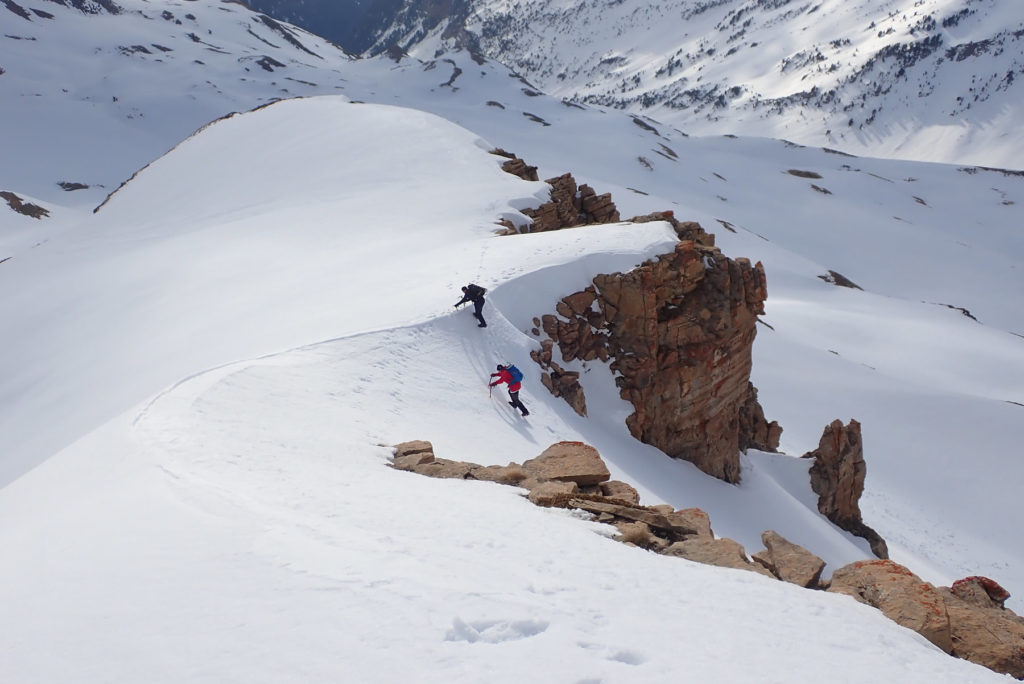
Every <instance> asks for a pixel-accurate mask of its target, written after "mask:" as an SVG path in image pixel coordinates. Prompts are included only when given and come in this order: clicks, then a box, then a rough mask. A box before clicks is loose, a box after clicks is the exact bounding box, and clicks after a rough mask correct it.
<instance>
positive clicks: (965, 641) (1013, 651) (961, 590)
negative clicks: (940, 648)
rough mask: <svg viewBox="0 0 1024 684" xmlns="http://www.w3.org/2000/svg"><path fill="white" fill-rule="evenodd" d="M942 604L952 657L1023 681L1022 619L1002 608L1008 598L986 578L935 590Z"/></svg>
mask: <svg viewBox="0 0 1024 684" xmlns="http://www.w3.org/2000/svg"><path fill="white" fill-rule="evenodd" d="M939 592H940V594H941V595H942V597H943V599H944V600H945V602H946V612H947V613H948V615H949V626H950V633H951V635H952V639H953V650H952V653H953V655H955V656H957V657H959V658H963V659H964V660H970V661H971V662H972V663H977V664H978V665H983V666H985V667H987V668H989V669H990V670H995V671H996V672H1002V673H1005V674H1008V675H1011V676H1013V677H1016V678H1017V679H1024V618H1022V617H1020V616H1018V615H1016V614H1015V613H1013V612H1012V611H1009V610H1006V609H1005V608H1003V601H1005V600H1006V599H1007V598H1009V597H1010V594H1009V593H1008V592H1007V591H1006V590H1005V589H1003V588H1002V587H1000V586H999V585H998V584H996V583H995V582H994V581H992V580H990V579H988V578H987V577H968V578H966V579H962V580H959V581H958V582H954V583H953V586H952V587H951V588H950V589H946V588H945V587H943V588H940V589H939Z"/></svg>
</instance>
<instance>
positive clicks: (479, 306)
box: [473, 297, 487, 325]
mask: <svg viewBox="0 0 1024 684" xmlns="http://www.w3.org/2000/svg"><path fill="white" fill-rule="evenodd" d="M483 310H484V298H483V297H481V298H480V299H474V300H473V315H474V316H476V320H478V321H480V325H487V321H485V320H484V315H483V313H482V312H483Z"/></svg>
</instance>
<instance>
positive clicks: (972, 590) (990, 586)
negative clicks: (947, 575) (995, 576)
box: [949, 575, 1010, 608]
mask: <svg viewBox="0 0 1024 684" xmlns="http://www.w3.org/2000/svg"><path fill="white" fill-rule="evenodd" d="M949 590H950V592H951V593H952V594H953V596H956V597H957V598H958V599H961V600H963V601H967V602H968V603H970V604H972V605H975V606H981V607H982V608H1003V607H1004V604H1005V603H1006V599H1008V598H1010V592H1008V591H1006V589H1003V588H1002V587H1001V586H999V583H998V582H996V581H995V580H991V579H989V578H988V577H981V576H979V575H972V576H971V577H965V578H963V579H962V580H957V581H956V582H953V586H952V587H950V589H949Z"/></svg>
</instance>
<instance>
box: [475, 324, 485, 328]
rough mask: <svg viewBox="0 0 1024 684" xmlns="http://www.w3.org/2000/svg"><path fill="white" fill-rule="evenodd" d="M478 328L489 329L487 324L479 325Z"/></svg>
mask: <svg viewBox="0 0 1024 684" xmlns="http://www.w3.org/2000/svg"><path fill="white" fill-rule="evenodd" d="M476 327H478V328H486V327H487V324H486V323H480V324H479V325H477V326H476Z"/></svg>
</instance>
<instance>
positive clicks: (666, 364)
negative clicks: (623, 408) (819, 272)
mask: <svg viewBox="0 0 1024 684" xmlns="http://www.w3.org/2000/svg"><path fill="white" fill-rule="evenodd" d="M638 219H639V220H640V221H644V220H665V221H669V222H670V223H671V224H672V225H673V227H674V228H675V230H676V232H677V234H679V235H680V236H681V238H683V239H681V240H680V242H679V244H678V245H677V246H676V248H675V250H674V251H673V252H672V253H671V254H665V255H662V256H659V257H657V258H656V259H655V260H652V261H649V262H647V263H645V264H642V265H641V266H639V267H638V268H636V269H634V270H633V271H630V272H628V273H613V274H602V275H598V276H597V277H595V278H594V279H593V282H592V284H591V285H590V286H588V287H586V288H584V289H583V290H581V291H579V292H575V293H573V294H570V295H568V296H566V297H564V298H563V299H562V300H561V301H559V302H558V303H557V305H556V307H555V310H556V312H557V315H556V314H547V315H544V316H542V317H541V318H540V324H541V328H542V329H543V331H544V333H545V334H546V335H547V337H548V339H547V340H544V341H543V342H542V343H541V348H540V350H539V351H536V352H535V353H534V354H533V358H534V360H535V361H536V362H537V363H538V364H539V365H540V366H541V369H542V371H543V373H542V382H543V383H544V385H545V386H546V387H548V388H549V389H550V390H551V391H552V393H553V394H555V395H556V396H563V397H566V398H571V399H573V400H574V403H575V404H576V406H580V405H582V406H584V407H585V399H584V398H582V396H581V395H582V389H581V388H579V386H578V379H577V377H576V376H575V375H574V374H573V373H572V372H568V371H566V370H565V369H564V368H562V367H561V366H559V365H558V362H557V361H556V360H555V359H554V358H553V356H554V346H555V345H557V347H558V350H559V352H560V354H561V361H562V362H571V361H583V362H587V361H593V360H595V359H599V360H602V361H604V360H610V361H611V365H610V368H611V370H612V371H613V372H616V373H617V374H618V377H616V384H617V386H618V387H619V392H620V395H621V396H622V398H623V399H626V400H627V401H629V402H630V403H631V404H632V405H633V407H634V413H633V414H632V415H630V416H629V418H628V419H627V420H626V424H627V426H628V427H629V430H630V432H631V433H632V434H633V436H634V437H636V438H637V439H639V440H640V441H642V442H644V443H646V444H651V445H653V446H656V447H658V448H659V449H661V450H662V451H664V452H665V453H666V454H668V455H669V456H671V457H673V458H681V459H684V460H687V461H690V462H692V463H694V464H695V465H697V467H699V468H700V469H701V470H703V471H704V472H706V473H708V474H710V475H713V476H715V477H718V478H720V479H723V480H725V481H727V482H738V481H739V478H740V463H739V455H740V451H741V450H745V449H747V448H749V447H756V448H760V449H764V450H766V451H774V450H775V449H777V448H778V441H779V436H780V434H781V428H779V426H778V424H777V423H768V422H767V421H766V420H765V418H764V412H763V411H762V410H761V408H760V405H759V404H758V402H757V393H756V390H755V389H754V387H753V385H752V384H751V383H750V369H751V348H752V345H753V342H754V336H755V334H756V331H755V325H756V322H757V316H758V314H760V313H763V311H764V300H765V297H766V296H767V293H766V285H765V275H764V269H763V268H762V267H761V265H760V264H757V265H752V264H751V263H750V262H749V261H748V260H746V259H736V260H733V259H729V258H727V257H726V256H725V255H723V254H722V252H721V251H720V250H718V249H717V248H716V247H714V239H713V236H710V235H708V234H707V233H706V232H704V230H703V229H702V228H701V227H700V226H699V225H698V224H695V223H679V222H678V221H676V220H675V219H674V217H672V215H671V212H664V213H661V214H653V215H650V216H647V217H638ZM576 406H574V408H576ZM584 411H585V409H584ZM577 412H580V411H579V409H578V408H577Z"/></svg>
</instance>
